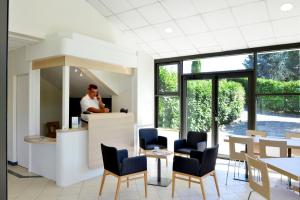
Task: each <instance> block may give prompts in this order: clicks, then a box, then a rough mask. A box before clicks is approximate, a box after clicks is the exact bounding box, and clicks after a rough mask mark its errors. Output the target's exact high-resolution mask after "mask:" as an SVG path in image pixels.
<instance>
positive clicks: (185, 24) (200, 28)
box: [176, 15, 208, 34]
mask: <svg viewBox="0 0 300 200" xmlns="http://www.w3.org/2000/svg"><path fill="white" fill-rule="evenodd" d="M176 22H177V24H178V26H179V27H180V28H181V30H182V31H183V32H184V33H185V34H194V33H201V32H206V31H207V30H208V28H207V26H206V25H205V24H204V22H203V20H202V18H201V16H199V15H196V16H192V17H188V18H184V19H179V20H177V21H176Z"/></svg>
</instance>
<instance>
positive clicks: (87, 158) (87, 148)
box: [24, 113, 135, 187]
mask: <svg viewBox="0 0 300 200" xmlns="http://www.w3.org/2000/svg"><path fill="white" fill-rule="evenodd" d="M134 132H135V131H134V118H133V114H132V113H128V114H125V113H105V114H91V115H90V116H89V124H88V127H87V128H78V129H61V130H57V136H56V139H51V138H46V137H43V136H30V137H25V138H24V141H25V142H27V143H29V144H30V161H29V171H31V172H33V173H36V174H39V175H41V176H44V177H46V178H48V179H51V180H54V181H56V184H57V185H58V186H62V187H65V186H69V185H71V184H74V183H77V182H80V181H82V180H87V179H90V178H93V177H96V176H100V175H101V174H102V171H103V165H102V155H101V148H100V144H101V143H104V144H106V145H111V146H115V147H117V148H126V149H128V150H129V153H130V154H132V153H133V149H134V139H133V138H134Z"/></svg>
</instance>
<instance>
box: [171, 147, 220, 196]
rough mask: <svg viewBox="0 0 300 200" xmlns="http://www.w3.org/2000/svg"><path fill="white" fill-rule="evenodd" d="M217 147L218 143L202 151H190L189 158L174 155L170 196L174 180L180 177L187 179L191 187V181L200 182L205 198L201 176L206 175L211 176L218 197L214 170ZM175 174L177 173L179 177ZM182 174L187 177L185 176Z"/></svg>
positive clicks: (173, 188) (173, 187)
mask: <svg viewBox="0 0 300 200" xmlns="http://www.w3.org/2000/svg"><path fill="white" fill-rule="evenodd" d="M218 149H219V145H216V146H214V147H212V148H206V149H205V150H204V151H191V152H190V158H186V157H182V156H174V161H173V175H172V176H173V178H172V197H174V190H175V180H176V179H180V180H185V181H188V183H189V187H191V183H192V182H193V183H197V184H200V186H201V190H202V196H203V199H206V196H205V191H204V184H203V178H204V177H206V176H213V178H214V181H215V186H216V189H217V193H218V197H220V191H219V186H218V182H217V176H216V172H215V166H216V160H217V156H218ZM177 175H179V177H178V176H177ZM184 176H185V177H188V178H185V177H184Z"/></svg>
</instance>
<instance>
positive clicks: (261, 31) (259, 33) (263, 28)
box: [240, 22, 274, 41]
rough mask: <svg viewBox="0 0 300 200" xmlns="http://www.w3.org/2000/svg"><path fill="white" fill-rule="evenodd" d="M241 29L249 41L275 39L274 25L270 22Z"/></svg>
mask: <svg viewBox="0 0 300 200" xmlns="http://www.w3.org/2000/svg"><path fill="white" fill-rule="evenodd" d="M240 29H241V31H242V33H243V35H244V37H245V39H246V40H247V41H253V40H262V39H265V38H272V37H274V34H273V30H272V25H271V23H269V22H266V23H260V24H253V25H247V26H242V27H241V28H240Z"/></svg>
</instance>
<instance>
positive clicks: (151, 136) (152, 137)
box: [139, 128, 158, 144]
mask: <svg viewBox="0 0 300 200" xmlns="http://www.w3.org/2000/svg"><path fill="white" fill-rule="evenodd" d="M157 137H158V133H157V129H156V128H141V129H140V130H139V138H140V139H144V140H145V142H146V143H147V144H154V143H155V142H156V141H157Z"/></svg>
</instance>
